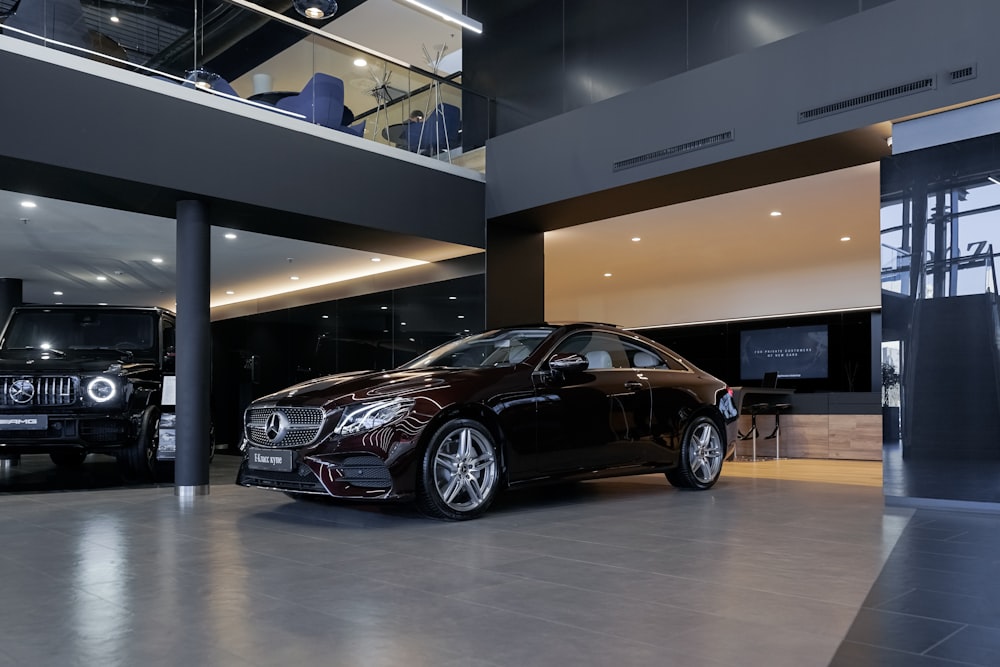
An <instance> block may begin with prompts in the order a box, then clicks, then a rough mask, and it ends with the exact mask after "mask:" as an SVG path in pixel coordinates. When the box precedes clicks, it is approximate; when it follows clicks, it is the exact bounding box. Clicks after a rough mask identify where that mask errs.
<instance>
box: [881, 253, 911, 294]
mask: <svg viewBox="0 0 1000 667" xmlns="http://www.w3.org/2000/svg"><path fill="white" fill-rule="evenodd" d="M911 259H912V255H911V254H910V253H909V252H907V251H906V250H903V249H902V248H896V247H894V246H890V245H886V244H885V243H883V244H882V289H883V290H886V291H887V292H895V293H897V294H905V295H907V296H908V295H910V293H911V292H910V261H911Z"/></svg>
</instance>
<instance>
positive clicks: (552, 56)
mask: <svg viewBox="0 0 1000 667" xmlns="http://www.w3.org/2000/svg"><path fill="white" fill-rule="evenodd" d="M889 1H890V0H630V1H629V2H627V3H618V4H616V3H609V2H606V1H599V0H560V1H555V0H519V1H506V2H496V0H468V3H467V4H468V7H467V13H468V14H469V15H470V16H472V17H474V18H475V19H477V20H479V21H481V22H482V23H483V26H484V30H483V34H482V35H481V36H477V37H467V38H466V39H465V40H464V43H463V56H462V57H463V75H464V83H465V85H466V86H468V87H469V88H471V89H473V90H476V91H477V92H480V93H483V94H485V95H487V96H489V97H492V98H495V99H496V100H497V109H496V119H495V133H496V134H503V133H505V132H509V131H511V130H515V129H517V128H520V127H523V126H525V125H530V124H531V123H535V122H538V121H540V120H544V119H546V118H549V117H552V116H556V115H559V114H561V113H564V112H566V111H570V110H572V109H576V108H579V107H582V106H585V105H587V104H591V103H593V102H597V101H600V100H604V99H607V98H609V97H614V96H615V95H619V94H621V93H624V92H627V91H630V90H635V89H636V88H640V87H642V86H645V85H648V84H650V83H653V82H655V81H659V80H661V79H666V78H668V77H671V76H674V75H676V74H680V73H682V72H685V71H687V70H691V69H694V68H697V67H701V66H702V65H706V64H708V63H711V62H715V61H717V60H722V59H723V58H728V57H729V56H732V55H736V54H738V53H743V52H746V51H749V50H751V49H754V48H756V47H759V46H762V45H764V44H767V43H770V42H774V41H777V40H779V39H782V38H784V37H788V36H790V35H794V34H796V33H800V32H804V31H806V30H810V29H812V28H816V27H818V26H821V25H823V24H826V23H829V22H832V21H836V20H837V19H841V18H844V17H847V16H850V15H851V14H856V13H858V12H860V11H863V10H866V9H871V8H872V7H875V6H877V5H882V4H885V3H887V2H889ZM678 102H679V103H683V100H679V101H678Z"/></svg>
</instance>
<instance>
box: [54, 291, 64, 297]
mask: <svg viewBox="0 0 1000 667" xmlns="http://www.w3.org/2000/svg"><path fill="white" fill-rule="evenodd" d="M62 295H63V293H62V292H58V291H57V292H53V293H52V296H62Z"/></svg>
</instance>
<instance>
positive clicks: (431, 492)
mask: <svg viewBox="0 0 1000 667" xmlns="http://www.w3.org/2000/svg"><path fill="white" fill-rule="evenodd" d="M499 486H500V462H499V460H498V456H497V449H496V445H495V444H494V443H493V436H492V435H490V432H489V431H487V430H486V429H485V428H484V427H483V426H482V425H481V424H479V423H478V422H475V421H472V420H471V419H454V420H452V421H450V422H447V423H446V424H444V425H443V426H442V427H441V428H439V429H438V430H437V432H436V433H435V434H434V436H433V437H432V438H431V441H430V444H429V445H428V446H427V450H426V451H425V452H424V458H423V465H422V467H421V479H420V484H419V486H418V490H417V508H418V509H419V510H420V511H421V512H423V513H424V514H426V515H428V516H431V517H435V518H439V519H451V520H453V521H461V520H463V519H474V518H476V517H478V516H480V515H481V514H482V513H483V512H485V511H486V510H487V508H489V506H490V504H491V503H492V502H493V498H494V497H495V496H496V493H497V490H498V488H499Z"/></svg>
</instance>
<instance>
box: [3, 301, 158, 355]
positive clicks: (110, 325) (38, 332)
mask: <svg viewBox="0 0 1000 667" xmlns="http://www.w3.org/2000/svg"><path fill="white" fill-rule="evenodd" d="M155 332H156V319H155V317H154V316H153V315H152V314H150V313H136V312H124V311H119V312H115V311H103V312H95V311H92V310H38V311H18V312H15V315H14V317H13V319H12V320H11V322H10V326H9V327H8V328H7V333H6V335H5V336H4V339H3V349H6V350H9V349H19V348H20V349H23V348H34V349H42V350H49V349H52V350H63V351H65V350H122V351H124V350H131V351H136V352H138V351H150V350H152V349H153V347H154V345H155V344H156V335H155Z"/></svg>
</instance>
